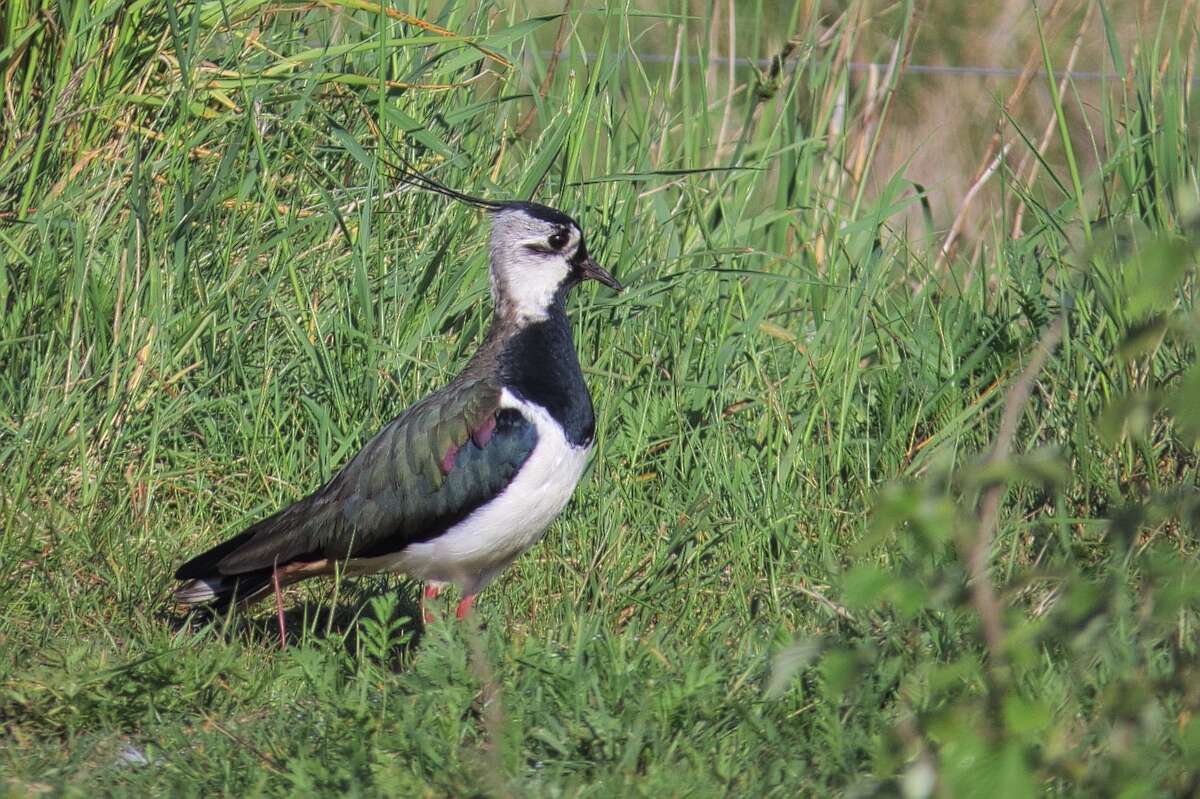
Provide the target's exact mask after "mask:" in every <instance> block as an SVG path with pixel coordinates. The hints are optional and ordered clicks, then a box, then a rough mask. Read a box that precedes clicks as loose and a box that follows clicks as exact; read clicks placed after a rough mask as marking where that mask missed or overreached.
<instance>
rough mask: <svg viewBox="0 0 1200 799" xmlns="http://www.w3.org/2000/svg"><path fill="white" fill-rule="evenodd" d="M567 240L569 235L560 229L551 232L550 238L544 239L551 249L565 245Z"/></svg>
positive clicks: (559, 248) (558, 248)
mask: <svg viewBox="0 0 1200 799" xmlns="http://www.w3.org/2000/svg"><path fill="white" fill-rule="evenodd" d="M568 241H570V237H569V236H568V235H567V234H566V232H565V231H562V230H560V231H558V232H556V233H551V234H550V238H549V239H547V240H546V243H547V244H549V245H550V247H551V248H552V249H555V250H561V249H562V248H563V247H566V246H567V242H568Z"/></svg>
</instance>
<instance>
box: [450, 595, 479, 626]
mask: <svg viewBox="0 0 1200 799" xmlns="http://www.w3.org/2000/svg"><path fill="white" fill-rule="evenodd" d="M473 604H475V595H474V594H467V595H466V596H465V597H463V600H462V602H459V603H458V610H456V611H455V612H454V618H456V619H458V620H459V621H462V620H463V619H465V618H466V617H467V614H468V613H470V612H471V605H473Z"/></svg>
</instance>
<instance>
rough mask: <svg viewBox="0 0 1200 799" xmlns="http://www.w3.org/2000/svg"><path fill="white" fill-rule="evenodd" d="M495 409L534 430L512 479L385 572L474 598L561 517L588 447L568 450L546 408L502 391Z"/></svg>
mask: <svg viewBox="0 0 1200 799" xmlns="http://www.w3.org/2000/svg"><path fill="white" fill-rule="evenodd" d="M500 406H501V407H502V408H513V409H516V410H518V411H520V412H521V414H522V415H524V416H525V418H527V419H529V420H530V421H531V422H533V424H534V426H535V427H536V428H537V444H536V445H535V446H534V448H533V452H532V453H531V454H530V455H529V457H528V458H527V459H526V461H525V463H524V464H523V465H522V466H521V469H520V471H518V472H517V476H516V478H515V479H514V480H513V481H512V482H511V483H509V485H508V487H507V488H505V489H504V490H503V491H502V492H501V493H500V494H499V495H498V496H497V497H496V498H495V499H493V500H492V501H491V502H489V503H487V504H485V505H484V506H483V507H480V508H478V509H476V510H475V512H474V513H472V514H471V515H470V516H468V517H467V518H465V519H463V520H462V521H461V522H459V523H458V524H456V525H454V526H453V527H451V528H450V529H449V530H447V531H446V532H445V533H443V534H442V535H440V536H438V537H437V538H435V539H433V540H432V541H425V542H422V543H418V544H411V545H409V546H408V547H406V548H405V549H404V551H403V552H401V553H399V554H398V555H397V556H394V560H393V561H392V562H391V563H389V564H388V567H389V568H393V569H398V570H400V571H403V572H406V573H408V574H410V575H412V576H413V577H417V578H419V579H423V580H434V581H437V582H454V583H459V584H460V585H461V586H462V590H463V592H464V593H467V594H474V593H478V592H479V591H480V590H482V588H483V587H484V586H485V585H486V584H487V583H488V582H489V581H490V580H491V579H492V578H493V577H495V576H496V575H497V574H499V573H500V571H501V570H503V569H504V567H505V566H507V565H508V564H509V563H511V562H512V561H513V559H514V558H516V557H517V556H518V555H520V554H521V553H522V552H524V551H525V550H527V549H529V548H530V547H531V546H533V545H534V544H536V543H537V542H538V541H539V540H541V538H542V536H543V535H545V533H546V528H547V527H549V526H550V522H552V521H554V519H555V517H557V516H558V514H559V513H561V512H562V509H563V508H564V507H565V506H566V504H567V501H568V500H569V499H570V498H571V493H572V492H573V491H574V490H575V485H576V484H577V483H578V482H579V478H580V476H581V475H582V474H583V469H584V466H586V465H587V457H588V453H589V452H590V451H591V444H590V443H589V444H588V445H587V446H583V447H574V446H571V444H570V443H569V442H568V441H567V439H566V437H565V436H564V435H563V430H562V428H561V427H560V426H559V425H558V424H556V423H555V422H554V420H553V419H552V418H551V416H550V414H549V413H547V411H546V409H545V408H542V407H541V406H540V405H534V404H533V403H530V402H525V401H523V400H520V399H518V398H517V397H515V396H514V395H513V394H511V393H510V392H509V391H508V390H507V389H505V390H504V392H503V393H502V394H501V398H500Z"/></svg>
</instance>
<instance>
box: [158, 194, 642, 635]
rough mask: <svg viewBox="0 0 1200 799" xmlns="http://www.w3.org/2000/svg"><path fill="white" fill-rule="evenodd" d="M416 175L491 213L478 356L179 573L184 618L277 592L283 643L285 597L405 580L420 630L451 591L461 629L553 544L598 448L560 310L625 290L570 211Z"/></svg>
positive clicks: (584, 386)
mask: <svg viewBox="0 0 1200 799" xmlns="http://www.w3.org/2000/svg"><path fill="white" fill-rule="evenodd" d="M409 178H410V182H415V183H416V185H418V186H419V187H421V188H425V189H429V190H433V191H437V192H439V193H441V194H446V195H448V196H450V197H453V198H455V199H458V200H460V201H463V202H466V203H469V204H471V205H474V206H477V207H481V208H483V209H485V210H487V211H489V212H490V216H491V237H490V260H491V266H490V275H491V298H492V303H493V306H494V310H493V317H492V321H491V326H490V328H489V329H488V332H487V335H486V337H485V339H484V341H483V344H482V346H480V348H479V351H478V352H476V353H475V355H474V357H472V358H471V360H470V361H469V362H468V363H467V365H466V367H465V368H464V369H463V370H462V372H461V373H460V374H459V375H458V376H457V377H455V378H454V379H453V380H451V381H450V382H449V384H448V385H446V386H445V387H444V388H442V389H441V390H440V391H437V392H435V393H433V394H430V395H429V396H427V397H425V398H424V399H422V400H420V401H418V402H416V403H415V404H413V405H412V406H410V407H409V408H408V409H407V410H405V411H404V412H403V413H401V414H400V415H399V416H397V417H396V418H395V419H393V420H392V421H391V422H389V423H388V424H387V425H386V426H384V427H383V429H382V430H380V431H379V432H378V433H377V434H376V435H375V436H374V437H373V438H372V439H370V440H369V441H368V442H367V444H366V445H365V446H364V447H363V448H362V449H361V450H360V451H359V452H358V454H357V455H355V456H354V457H353V458H351V459H350V460H349V462H348V463H346V464H345V465H344V466H343V467H342V468H341V469H340V470H339V471H338V472H337V473H336V474H335V475H334V476H333V478H332V479H330V480H329V482H327V483H325V484H324V485H322V486H321V487H320V488H318V489H317V490H316V491H314V492H313V493H311V494H309V495H308V496H307V497H305V498H303V499H301V500H299V501H298V502H295V503H294V504H292V505H289V506H287V507H285V508H283V509H282V510H280V511H278V512H277V513H275V514H274V515H272V516H269V517H267V518H265V519H263V520H262V521H259V522H257V523H255V524H253V525H251V526H250V527H249V528H247V529H246V530H244V531H242V532H241V533H239V534H237V535H235V536H234V537H233V538H230V539H229V540H227V541H225V542H224V543H221V544H218V545H217V546H215V547H213V548H212V549H210V550H208V551H207V552H204V553H202V554H200V555H197V556H196V557H194V558H192V559H191V560H189V561H188V562H186V563H184V564H183V565H182V566H180V567H179V569H178V570H177V571H176V572H175V577H176V579H179V580H183V581H184V582H183V584H182V585H180V586H178V587H177V588H176V590H175V592H174V598H175V600H176V601H177V602H178V603H179V604H181V605H183V606H196V605H207V606H209V607H210V608H211V609H214V610H216V611H218V612H221V611H224V610H225V609H227V608H228V607H229V605H230V604H233V603H238V604H248V603H251V602H254V601H255V600H258V599H261V598H264V597H265V596H266V595H267V594H269V593H270V592H272V591H274V593H275V596H276V606H277V611H278V616H279V627H280V639H281V645H286V644H284V642H283V638H284V634H285V632H286V630H285V627H284V620H283V604H282V599H280V591H281V589H282V588H283V587H284V586H287V585H289V584H292V583H295V582H298V581H300V580H304V579H307V578H310V577H316V576H320V575H332V574H334V573H335V572H339V573H341V574H344V575H359V574H368V573H376V572H387V571H398V572H402V573H405V574H407V575H409V576H411V577H413V578H416V579H418V580H422V581H425V583H426V587H425V590H424V592H423V594H422V601H421V607H422V614H423V616H424V619H425V621H426V622H428V621H430V620H431V616H430V614H429V611H428V610H427V608H426V600H428V599H432V598H434V597H436V596H437V594H438V591H439V590H440V589H441V588H442V587H443V586H445V585H446V584H449V583H454V584H457V585H458V586H459V588H460V589H461V592H462V601H461V602H460V603H459V605H458V609H457V612H456V616H457V617H458V618H459V619H462V618H464V617H465V616H466V615H467V613H468V612H469V610H470V609H471V605H472V602H473V601H474V599H475V596H476V595H477V594H478V593H479V592H480V591H482V590H483V588H484V587H485V586H486V585H487V584H488V583H489V582H491V580H492V579H493V578H495V577H496V575H498V574H499V573H500V572H501V571H503V570H504V568H505V567H507V566H508V565H509V564H510V563H512V562H513V560H514V559H515V558H517V557H518V556H519V555H521V554H522V553H523V552H525V551H526V550H528V549H529V548H530V547H532V546H533V545H534V544H536V543H537V542H538V541H539V540H540V539H541V538H542V536H543V535H544V534H545V533H546V529H547V528H548V527H549V525H550V523H551V522H552V521H553V520H554V519H555V517H557V516H558V515H559V513H560V512H561V511H562V509H563V508H564V507H565V506H566V504H567V501H568V500H569V499H570V497H571V494H572V492H574V490H575V486H576V484H577V483H578V482H579V479H580V476H581V475H582V474H583V471H584V467H585V465H586V463H587V460H588V455H589V453H590V452H591V450H592V445H593V441H594V435H595V417H594V415H593V410H592V398H591V395H590V394H589V393H588V388H587V384H586V383H585V382H584V379H583V372H582V371H581V370H580V367H579V358H578V356H577V355H576V353H575V346H574V342H573V340H572V336H571V325H570V322H569V320H568V318H567V311H566V300H567V295H568V293H570V291H571V289H573V288H574V287H575V286H577V285H579V284H580V283H582V282H583V281H585V280H596V281H599V282H600V283H603V284H604V285H606V286H608V287H610V288H612V289H614V290H616V291H621V290H622V286H621V284H620V283H619V282H618V281H617V279H616V278H615V277H613V276H612V275H611V274H610V273H609V272H608V271H606V270H605V269H603V268H602V267H601V266H600V265H599V264H597V263H596V262H595V261H594V260H592V258H591V256H590V255H589V254H588V249H587V246H586V244H585V242H584V236H583V230H582V228H581V227H580V225H579V223H578V222H576V221H575V220H574V219H572V218H571V217H570V216H568V215H567V214H564V213H563V212H561V211H558V210H556V209H554V208H549V207H547V206H545V205H540V204H537V203H533V202H494V201H489V200H483V199H481V198H477V197H472V196H470V195H466V194H463V193H460V192H457V191H455V190H453V189H450V188H448V187H446V186H443V185H442V184H440V183H438V182H436V181H433V180H432V179H431V178H428V177H427V176H424V175H420V174H417V175H410V176H409ZM412 178H416V180H415V181H413V180H411V179H412Z"/></svg>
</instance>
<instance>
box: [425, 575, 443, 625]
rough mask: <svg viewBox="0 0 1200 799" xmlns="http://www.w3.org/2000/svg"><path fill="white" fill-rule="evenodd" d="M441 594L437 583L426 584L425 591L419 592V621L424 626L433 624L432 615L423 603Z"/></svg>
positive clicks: (440, 588)
mask: <svg viewBox="0 0 1200 799" xmlns="http://www.w3.org/2000/svg"><path fill="white" fill-rule="evenodd" d="M441 592H442V587H441V586H440V585H438V584H437V583H427V584H426V585H425V590H424V591H422V592H421V620H422V621H423V622H425V623H426V624H433V620H434V615H433V612H432V611H431V610H430V609H429V606H428V605H426V604H425V603H426V602H429V601H431V600H434V599H437V598H438V594H440V593H441Z"/></svg>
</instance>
